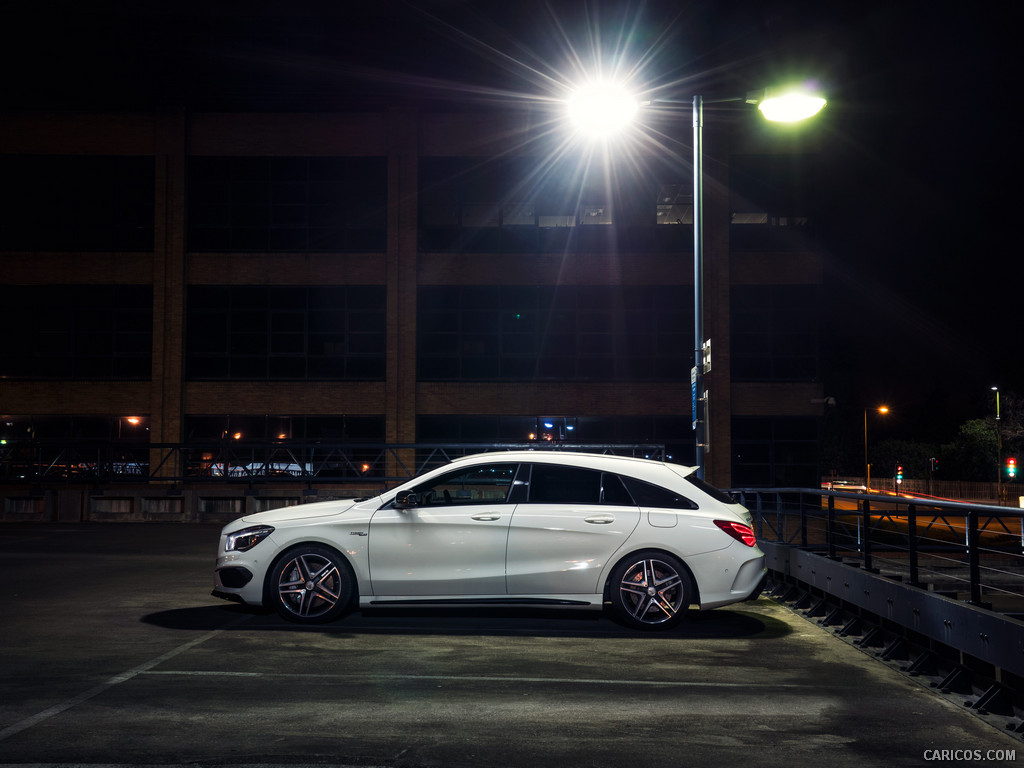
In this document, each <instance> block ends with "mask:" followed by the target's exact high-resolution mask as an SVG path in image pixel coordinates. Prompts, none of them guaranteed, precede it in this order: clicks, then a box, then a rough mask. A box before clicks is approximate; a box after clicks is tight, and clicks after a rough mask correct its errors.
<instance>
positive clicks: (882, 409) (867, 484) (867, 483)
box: [864, 405, 889, 492]
mask: <svg viewBox="0 0 1024 768" xmlns="http://www.w3.org/2000/svg"><path fill="white" fill-rule="evenodd" d="M870 410H874V411H878V413H881V414H883V415H884V414H886V413H888V412H889V408H888V406H885V405H880V406H878V407H877V408H865V409H864V490H865V492H868V491H870V490H871V465H870V464H869V463H868V411H870Z"/></svg>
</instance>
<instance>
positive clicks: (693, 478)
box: [683, 472, 736, 504]
mask: <svg viewBox="0 0 1024 768" xmlns="http://www.w3.org/2000/svg"><path fill="white" fill-rule="evenodd" d="M683 479H684V480H686V482H688V483H693V484H694V485H696V486H697V487H698V488H700V489H701V490H702V491H704V493H706V494H707V495H708V496H710V497H711V498H712V499H714V500H715V501H720V502H721V503H722V504H735V503H736V499H734V498H732V497H731V496H730V495H729V494H727V493H726V492H725V491H721V490H719V489H718V488H715V486H713V485H711V484H709V483H705V482H704V481H703V480H701V479H700V478H699V477H697V473H696V472H693V473H691V474H689V475H687V476H686V477H685V478H683Z"/></svg>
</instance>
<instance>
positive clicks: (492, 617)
mask: <svg viewBox="0 0 1024 768" xmlns="http://www.w3.org/2000/svg"><path fill="white" fill-rule="evenodd" d="M141 621H143V622H144V623H146V624H152V625H154V626H158V627H163V628H165V629H176V630H199V631H202V630H207V631H209V630H217V629H223V630H226V631H246V632H275V631H277V632H285V631H286V632H315V633H319V634H325V633H326V634H332V635H417V634H423V635H492V636H529V637H533V636H536V637H637V638H644V639H651V640H657V639H659V638H686V637H692V638H698V639H699V638H741V637H755V636H760V637H764V638H770V637H779V636H781V635H784V634H788V633H789V632H790V631H791V629H790V627H789V626H788V625H787V624H786V623H784V622H782V621H780V620H778V619H775V618H773V617H771V616H768V615H765V614H763V613H759V612H753V611H744V610H743V609H742V608H719V609H717V610H714V611H706V612H703V613H700V612H697V611H690V613H689V616H688V617H687V619H686V620H685V621H683V622H682V623H681V624H680V625H679V626H677V627H675V628H674V629H670V630H665V631H659V630H654V631H641V630H633V629H629V628H626V627H623V626H621V625H619V624H616V623H615V622H613V621H612V620H611V619H609V618H608V617H607V616H605V615H604V614H602V613H599V612H589V611H567V610H557V609H537V608H511V609H492V608H429V609H427V608H402V609H398V608H386V609H385V608H374V609H367V610H362V611H353V612H352V613H350V614H348V615H347V616H344V617H342V618H341V619H339V620H337V621H334V622H331V623H329V624H318V625H301V624H294V623H291V622H288V621H285V620H284V619H282V618H280V617H279V616H277V614H275V613H272V612H269V611H262V610H258V609H253V608H248V607H244V606H240V605H210V606H202V607H198V606H197V607H195V608H179V609H174V610H169V611H160V612H158V613H151V614H148V615H146V616H143V617H142V619H141Z"/></svg>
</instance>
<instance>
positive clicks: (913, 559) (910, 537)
mask: <svg viewBox="0 0 1024 768" xmlns="http://www.w3.org/2000/svg"><path fill="white" fill-rule="evenodd" d="M907 543H908V545H909V555H910V583H911V584H912V585H913V586H915V587H916V586H919V582H918V580H917V505H916V504H908V505H907Z"/></svg>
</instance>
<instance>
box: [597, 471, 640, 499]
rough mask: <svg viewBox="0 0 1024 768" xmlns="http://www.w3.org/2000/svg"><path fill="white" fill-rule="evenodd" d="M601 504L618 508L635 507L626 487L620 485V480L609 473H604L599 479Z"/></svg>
mask: <svg viewBox="0 0 1024 768" xmlns="http://www.w3.org/2000/svg"><path fill="white" fill-rule="evenodd" d="M601 503H602V504H614V505H615V506H618V507H635V506H636V503H635V502H634V501H633V498H632V497H631V496H630V494H629V491H627V490H626V486H624V485H623V484H622V478H621V477H619V476H618V475H613V474H611V473H609V472H605V473H604V476H603V477H602V479H601Z"/></svg>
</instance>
